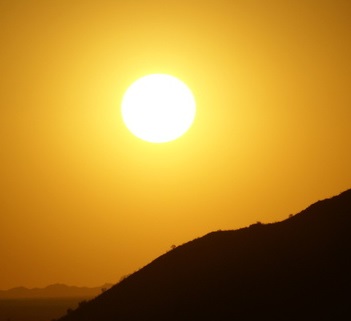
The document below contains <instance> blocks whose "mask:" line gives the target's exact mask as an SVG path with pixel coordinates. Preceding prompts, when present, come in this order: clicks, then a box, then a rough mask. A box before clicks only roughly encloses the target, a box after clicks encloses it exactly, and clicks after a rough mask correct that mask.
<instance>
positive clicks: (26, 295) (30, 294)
mask: <svg viewBox="0 0 351 321" xmlns="http://www.w3.org/2000/svg"><path fill="white" fill-rule="evenodd" d="M111 286H112V284H105V285H103V286H100V287H92V288H89V287H78V286H69V285H65V284H52V285H49V286H47V287H45V288H33V289H28V288H25V287H17V288H13V289H10V290H5V291H0V299H35V298H73V297H91V298H92V297H95V296H97V295H98V294H100V293H101V292H102V289H108V288H110V287H111Z"/></svg>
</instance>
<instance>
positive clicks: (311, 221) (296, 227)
mask: <svg viewBox="0 0 351 321" xmlns="http://www.w3.org/2000/svg"><path fill="white" fill-rule="evenodd" d="M82 268H84V267H82ZM350 271H351V190H348V191H346V192H344V193H342V194H340V195H339V196H336V197H333V198H331V199H327V200H324V201H319V202H317V203H315V204H313V205H312V206H310V207H309V208H307V209H306V210H304V211H302V212H301V213H299V214H297V215H295V216H293V217H291V218H289V219H287V220H285V221H282V222H279V223H273V224H265V225H263V224H254V225H252V226H250V227H248V228H243V229H240V230H235V231H218V232H213V233H210V234H208V235H205V236H204V237H202V238H199V239H196V240H193V241H191V242H189V243H186V244H184V245H182V246H179V247H177V248H175V249H174V250H172V251H170V252H168V253H166V254H164V255H162V256H160V257H159V258H157V259H156V260H154V261H153V262H152V263H150V264H149V265H147V266H145V267H144V268H143V269H141V270H140V271H138V272H136V273H134V274H133V275H131V276H129V277H128V278H127V279H125V280H124V281H122V282H121V283H119V284H117V285H115V286H114V287H112V288H111V289H110V290H108V291H106V292H105V293H103V294H101V295H100V296H98V297H97V298H96V299H94V300H92V301H91V302H89V303H87V304H86V305H84V306H82V307H81V308H79V309H77V310H76V311H74V312H72V313H70V314H69V315H67V316H65V317H63V318H62V319H61V320H62V321H83V320H84V321H110V320H111V321H112V320H114V321H117V320H121V321H122V320H123V321H141V320H143V321H146V320H150V321H151V320H153V321H157V320H160V321H161V320H162V321H164V320H167V321H172V320H179V321H181V320H182V321H184V320H189V321H190V320H191V321H197V320H211V321H213V320H216V321H222V320H223V321H227V320H262V319H263V320H308V321H311V320H341V319H343V320H344V319H345V318H346V319H347V318H348V317H350V304H351V294H350V293H351V292H350V291H351V290H350V288H351V276H350Z"/></svg>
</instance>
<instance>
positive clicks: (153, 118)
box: [122, 74, 196, 143]
mask: <svg viewBox="0 0 351 321" xmlns="http://www.w3.org/2000/svg"><path fill="white" fill-rule="evenodd" d="M195 114H196V103H195V99H194V96H193V94H192V92H191V91H190V89H189V88H188V87H187V85H186V84H185V83H183V82H182V81H181V80H179V79H178V78H176V77H173V76H170V75H166V74H151V75H147V76H144V77H142V78H140V79H138V80H137V81H135V82H134V83H133V84H132V85H131V86H130V87H129V88H128V89H127V91H126V93H125V94H124V96H123V99H122V117H123V120H124V123H125V124H126V126H127V128H128V129H129V130H130V131H131V132H132V133H133V134H134V135H135V136H137V137H139V138H141V139H142V140H144V141H147V142H151V143H165V142H169V141H172V140H175V139H177V138H179V137H180V136H182V135H183V134H184V133H185V132H187V131H188V129H189V128H190V127H191V125H192V124H193V121H194V119H195Z"/></svg>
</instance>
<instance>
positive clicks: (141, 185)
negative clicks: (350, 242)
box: [0, 0, 351, 289]
mask: <svg viewBox="0 0 351 321" xmlns="http://www.w3.org/2000/svg"><path fill="white" fill-rule="evenodd" d="M350 16H351V2H350V1H348V0H301V1H300V0H297V1H278V0H268V1H261V0H250V1H247V0H238V1H235V0H230V1H229V0H228V1H224V0H213V1H209V0H208V1H205V0H202V1H191V0H186V1H182V0H174V1H173V0H169V1H164V0H158V1H148V0H130V1H122V0H119V1H118V0H99V1H98V0H95V1H88V0H81V1H75V0H60V1H59V0H52V1H46V0H42V1H35V0H2V1H1V2H0V42H1V48H2V49H1V52H0V56H1V58H0V71H1V77H0V82H1V83H0V101H1V104H0V146H1V149H0V153H1V154H0V162H1V166H0V171H1V182H0V189H1V195H0V197H1V199H0V206H1V207H0V210H1V216H0V262H1V264H0V289H6V288H10V287H14V286H19V285H24V286H28V287H34V286H40V287H41V286H45V285H48V284H51V283H55V282H63V283H67V284H74V285H88V286H94V285H99V284H103V283H105V282H116V281H118V280H119V278H120V277H121V276H122V275H125V274H128V273H131V272H133V271H135V270H137V269H139V268H140V267H142V266H144V265H145V264H147V263H149V262H150V261H151V260H152V259H154V258H155V257H157V256H159V255H161V254H163V253H164V252H166V251H168V250H169V249H170V246H171V245H172V244H176V245H178V244H182V243H184V242H186V241H189V240H191V239H194V238H196V237H199V236H202V235H203V234H206V233H208V232H210V231H213V230H218V229H236V228H239V227H243V226H246V225H249V224H251V223H254V222H256V221H258V220H259V221H261V222H274V221H279V220H282V219H285V218H287V217H288V215H289V214H290V213H296V212H298V211H300V210H302V209H303V208H305V207H306V206H308V205H309V204H310V203H312V202H314V201H316V200H318V199H323V198H325V197H329V196H332V195H335V194H338V193H339V192H341V191H343V190H345V189H347V188H350V187H351V186H350V185H351V184H350V183H351V167H350V164H351V149H350V137H351V126H350V119H351V104H350V102H351V99H350V97H351V92H350V83H351V79H350V71H351V70H350V66H351V63H350V57H351V50H350V49H351V45H350V37H349V36H350V30H351V20H350ZM149 73H169V74H172V75H174V76H176V77H179V78H180V79H182V80H183V81H184V82H185V83H187V84H188V86H189V87H190V88H191V89H192V91H193V93H194V95H195V97H196V101H197V118H196V120H195V123H194V125H193V127H192V128H191V130H190V131H189V132H188V133H187V134H186V135H184V136H183V137H182V138H181V139H179V140H176V141H174V142H171V143H166V144H156V145H155V144H150V143H146V142H144V141H142V140H139V139H137V138H135V137H134V136H132V135H131V134H130V133H129V131H128V130H127V129H126V128H125V126H124V125H123V123H122V120H121V116H120V101H121V98H122V95H123V93H124V91H125V90H126V88H127V87H128V86H129V85H130V84H131V83H132V82H133V81H134V80H136V79H137V78H139V77H141V76H143V75H146V74H149Z"/></svg>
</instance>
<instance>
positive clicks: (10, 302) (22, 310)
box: [0, 298, 86, 321]
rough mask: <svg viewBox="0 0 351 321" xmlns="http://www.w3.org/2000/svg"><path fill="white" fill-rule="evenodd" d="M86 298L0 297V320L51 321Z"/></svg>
mask: <svg viewBox="0 0 351 321" xmlns="http://www.w3.org/2000/svg"><path fill="white" fill-rule="evenodd" d="M84 300H86V298H61V299H60V298H49V299H39V298H36V299H0V321H51V320H53V319H54V318H57V319H58V318H59V317H60V316H62V315H64V314H66V312H67V310H68V309H74V308H76V307H77V306H78V303H79V302H82V301H84Z"/></svg>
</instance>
